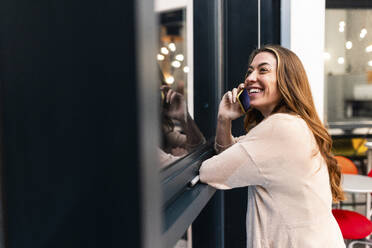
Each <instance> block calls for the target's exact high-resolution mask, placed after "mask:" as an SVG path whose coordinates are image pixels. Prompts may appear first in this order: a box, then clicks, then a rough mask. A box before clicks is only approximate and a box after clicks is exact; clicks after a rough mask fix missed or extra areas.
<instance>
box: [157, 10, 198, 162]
mask: <svg viewBox="0 0 372 248" xmlns="http://www.w3.org/2000/svg"><path fill="white" fill-rule="evenodd" d="M185 14H186V10H184V9H181V10H176V11H170V12H166V13H161V14H160V15H159V20H160V25H159V26H160V28H159V47H158V54H157V58H156V59H157V62H158V65H159V75H160V82H159V91H160V96H161V99H160V105H161V107H160V115H161V117H160V119H161V144H160V149H159V157H160V163H161V166H162V167H163V168H164V167H166V166H167V165H169V164H171V163H172V162H174V161H176V160H178V159H179V158H181V157H183V156H185V155H186V154H188V153H190V152H191V151H192V150H194V149H195V148H197V147H198V146H199V145H201V144H203V143H204V142H205V138H204V136H203V134H202V133H201V132H200V130H199V128H198V126H197V125H196V123H195V122H194V120H193V118H192V117H191V115H190V113H189V108H188V102H187V94H193V92H188V91H187V83H188V82H187V73H188V72H189V67H188V66H187V56H186V54H187V53H186V52H187V46H186V20H185V17H186V15H185Z"/></svg>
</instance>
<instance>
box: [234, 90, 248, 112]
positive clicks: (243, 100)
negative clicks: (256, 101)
mask: <svg viewBox="0 0 372 248" xmlns="http://www.w3.org/2000/svg"><path fill="white" fill-rule="evenodd" d="M237 99H238V102H239V105H240V107H241V108H242V110H243V112H244V113H247V111H248V109H249V106H250V99H249V95H248V91H247V89H242V90H241V91H240V92H239V93H238V95H237Z"/></svg>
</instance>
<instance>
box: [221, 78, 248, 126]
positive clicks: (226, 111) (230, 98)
mask: <svg viewBox="0 0 372 248" xmlns="http://www.w3.org/2000/svg"><path fill="white" fill-rule="evenodd" d="M243 88H244V84H239V86H238V88H234V89H232V90H231V91H228V92H226V93H225V95H223V97H222V100H221V102H220V106H219V109H218V117H219V118H221V119H224V120H235V119H237V118H239V117H240V116H242V115H243V114H244V113H243V111H242V109H241V108H240V106H239V103H238V100H237V94H238V93H239V92H240V90H242V89H243Z"/></svg>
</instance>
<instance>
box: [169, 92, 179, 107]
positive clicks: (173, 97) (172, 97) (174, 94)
mask: <svg viewBox="0 0 372 248" xmlns="http://www.w3.org/2000/svg"><path fill="white" fill-rule="evenodd" d="M176 96H177V93H176V92H175V91H172V94H171V95H170V97H169V104H172V103H173V101H174V99H175V98H176Z"/></svg>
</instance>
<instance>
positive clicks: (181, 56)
mask: <svg viewBox="0 0 372 248" xmlns="http://www.w3.org/2000/svg"><path fill="white" fill-rule="evenodd" d="M176 59H177V60H178V61H183V60H184V57H183V55H182V54H177V55H176Z"/></svg>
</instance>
